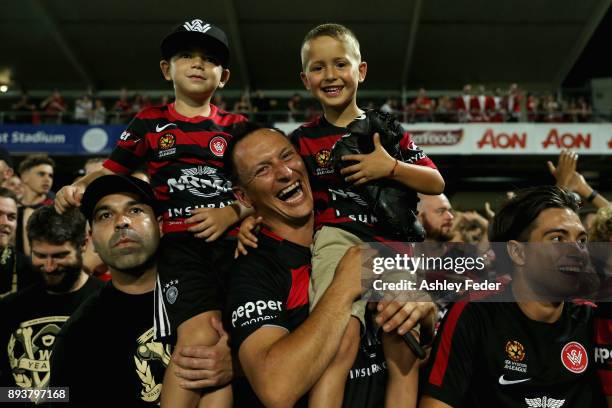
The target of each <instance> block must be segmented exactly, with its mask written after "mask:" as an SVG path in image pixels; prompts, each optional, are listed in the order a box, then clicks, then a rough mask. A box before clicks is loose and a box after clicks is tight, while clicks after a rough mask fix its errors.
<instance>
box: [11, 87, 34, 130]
mask: <svg viewBox="0 0 612 408" xmlns="http://www.w3.org/2000/svg"><path fill="white" fill-rule="evenodd" d="M35 115H36V105H34V104H33V103H31V102H30V99H29V96H28V94H27V93H26V92H22V93H21V96H20V97H19V100H18V101H17V102H15V103H14V104H13V105H11V115H10V121H11V122H13V123H33V122H34V117H35Z"/></svg>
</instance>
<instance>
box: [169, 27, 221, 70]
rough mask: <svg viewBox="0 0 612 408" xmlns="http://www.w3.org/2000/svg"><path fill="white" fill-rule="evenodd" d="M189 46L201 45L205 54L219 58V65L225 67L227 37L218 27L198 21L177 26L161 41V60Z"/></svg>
mask: <svg viewBox="0 0 612 408" xmlns="http://www.w3.org/2000/svg"><path fill="white" fill-rule="evenodd" d="M189 45H202V46H203V47H204V49H205V50H206V51H207V52H209V53H211V54H212V55H213V56H214V57H217V58H219V61H221V65H223V66H224V67H227V64H228V63H229V43H228V41H227V35H225V32H224V31H223V30H221V29H220V28H219V27H217V26H215V25H212V24H210V23H205V22H204V21H202V20H200V19H194V20H190V21H185V22H184V23H182V24H179V25H178V26H177V27H175V28H174V30H172V32H171V33H170V34H168V35H167V36H166V37H165V38H164V39H163V41H162V43H161V46H160V49H161V55H162V58H163V59H165V60H169V59H170V58H172V56H173V55H174V54H176V53H177V52H179V51H181V50H183V49H185V47H186V46H189Z"/></svg>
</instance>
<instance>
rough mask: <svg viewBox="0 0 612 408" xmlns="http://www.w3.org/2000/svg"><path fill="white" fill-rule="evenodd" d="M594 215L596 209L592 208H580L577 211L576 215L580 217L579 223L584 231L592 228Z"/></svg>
mask: <svg viewBox="0 0 612 408" xmlns="http://www.w3.org/2000/svg"><path fill="white" fill-rule="evenodd" d="M595 214H597V208H593V207H586V208H585V207H582V208H581V209H580V210H579V211H578V215H579V216H580V222H581V223H582V226H583V227H584V229H585V230H587V231H589V230H590V229H591V227H592V226H593V222H594V221H595Z"/></svg>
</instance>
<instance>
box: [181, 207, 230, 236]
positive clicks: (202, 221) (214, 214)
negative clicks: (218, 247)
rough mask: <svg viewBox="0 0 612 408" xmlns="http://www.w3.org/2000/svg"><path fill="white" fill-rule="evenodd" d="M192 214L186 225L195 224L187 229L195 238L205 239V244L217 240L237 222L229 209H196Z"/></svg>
mask: <svg viewBox="0 0 612 408" xmlns="http://www.w3.org/2000/svg"><path fill="white" fill-rule="evenodd" d="M191 213H192V214H193V215H192V216H191V217H189V218H187V220H186V221H187V223H189V224H195V225H194V226H192V227H189V228H188V229H187V230H188V231H189V232H194V233H196V234H194V235H195V237H196V238H205V239H206V242H212V241H214V240H216V239H217V238H219V237H220V236H221V235H222V234H223V233H224V232H225V231H226V230H227V229H228V228H229V227H231V226H232V225H234V224H235V223H236V222H238V216H237V215H236V212H235V211H234V210H233V209H232V208H231V207H230V206H227V207H223V208H196V209H195V210H192V211H191Z"/></svg>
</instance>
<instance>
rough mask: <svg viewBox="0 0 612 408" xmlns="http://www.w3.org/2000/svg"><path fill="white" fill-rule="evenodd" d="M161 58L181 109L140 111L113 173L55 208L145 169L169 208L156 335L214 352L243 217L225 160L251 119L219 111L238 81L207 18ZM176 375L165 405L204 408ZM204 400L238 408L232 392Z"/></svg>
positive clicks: (108, 166) (176, 35)
mask: <svg viewBox="0 0 612 408" xmlns="http://www.w3.org/2000/svg"><path fill="white" fill-rule="evenodd" d="M161 54H162V60H161V62H160V67H161V71H162V74H163V76H164V78H165V79H166V80H167V81H172V83H173V85H174V93H175V101H174V102H173V103H170V104H168V105H164V106H156V107H151V108H147V109H144V110H143V111H141V112H140V113H138V114H137V115H136V117H135V118H134V120H133V121H132V122H131V123H130V125H129V126H128V128H127V130H126V131H125V132H123V134H122V135H121V137H120V140H119V141H118V144H117V146H116V148H115V150H114V151H113V152H112V154H111V156H110V158H109V159H108V160H107V161H106V162H105V163H104V170H101V171H98V172H94V173H92V174H90V175H88V176H85V177H83V178H82V179H80V180H79V181H77V182H76V183H74V184H73V185H70V186H66V187H64V188H63V189H62V190H60V191H59V193H58V195H57V197H56V208H57V210H58V211H59V212H61V211H64V210H65V209H66V208H67V207H70V206H78V205H79V203H80V200H81V196H82V194H83V192H84V191H85V188H86V187H87V186H88V185H89V183H91V182H92V181H93V180H95V179H96V178H98V177H100V176H102V175H105V174H112V173H115V174H130V173H131V172H133V171H134V170H135V169H136V168H138V166H140V165H141V164H143V163H144V164H146V166H147V172H148V174H149V177H150V178H151V184H152V186H153V189H154V191H155V197H156V199H157V200H158V201H159V202H160V205H161V207H162V209H163V212H162V216H163V227H162V230H163V232H164V237H163V238H162V242H161V244H160V256H159V268H158V269H159V283H158V285H157V288H158V291H159V293H158V294H157V295H156V297H155V298H156V313H155V315H156V332H157V333H156V334H157V335H158V336H159V337H166V336H169V335H176V336H177V344H180V345H188V346H196V345H204V346H210V345H213V344H216V342H217V341H218V335H217V331H216V330H214V328H213V327H212V325H211V319H212V318H213V317H216V318H218V317H219V316H220V310H221V308H222V305H223V300H224V299H223V293H224V289H223V287H224V285H225V280H226V274H225V271H226V269H227V264H228V263H230V262H231V261H232V260H233V251H234V248H235V242H234V240H232V239H228V237H227V236H226V234H225V231H227V230H228V228H229V227H230V226H232V225H233V224H235V223H236V222H237V221H238V220H239V218H240V217H241V216H243V208H241V207H240V206H239V205H237V204H233V202H234V197H233V195H232V192H231V185H230V182H229V181H228V179H227V178H226V176H225V174H224V172H223V162H222V159H223V154H224V152H225V149H226V147H227V144H228V141H229V140H230V139H231V135H230V132H231V129H232V127H233V125H234V124H236V123H238V122H242V121H244V120H245V118H244V117H243V116H241V115H234V114H231V113H228V112H225V111H223V110H221V109H219V108H217V107H216V106H214V105H213V104H211V103H210V101H211V98H212V97H213V95H214V92H215V91H216V90H217V89H218V88H223V87H224V86H225V84H226V83H227V81H228V79H229V76H230V71H229V69H228V62H229V47H228V42H227V37H226V35H225V33H224V32H223V31H222V30H221V29H220V28H218V27H216V26H214V25H212V24H210V23H207V22H205V21H203V20H200V19H193V20H189V21H185V22H184V23H181V24H180V25H179V26H178V27H176V28H175V29H174V30H173V31H172V32H171V33H170V34H168V35H167V36H166V37H165V38H164V40H163V41H162V43H161ZM212 241H214V242H212ZM173 373H174V370H173V369H170V370H168V375H166V378H165V380H164V387H165V388H164V399H165V398H166V397H167V396H168V397H169V398H170V400H171V401H172V405H173V406H176V407H181V406H196V405H197V402H198V400H199V399H200V397H201V395H202V394H201V393H200V392H193V391H186V390H182V389H181V388H180V387H179V385H178V379H177V378H176V376H174V375H173ZM166 385H167V387H166ZM203 398H204V399H205V401H208V399H211V398H212V399H213V400H214V401H215V402H214V403H215V404H217V402H216V401H217V400H216V398H221V399H227V401H229V399H228V398H230V390H229V387H228V388H226V389H223V390H217V391H211V392H208V393H207V394H204V397H203ZM207 403H211V401H208V402H207ZM162 405H164V402H162ZM215 406H219V405H215Z"/></svg>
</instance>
